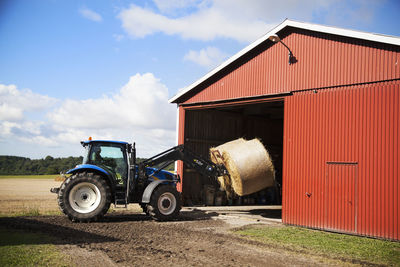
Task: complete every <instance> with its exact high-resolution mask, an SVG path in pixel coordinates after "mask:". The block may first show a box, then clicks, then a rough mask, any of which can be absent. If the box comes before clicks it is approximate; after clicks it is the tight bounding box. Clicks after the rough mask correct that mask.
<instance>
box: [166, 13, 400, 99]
mask: <svg viewBox="0 0 400 267" xmlns="http://www.w3.org/2000/svg"><path fill="white" fill-rule="evenodd" d="M287 27H292V28H298V29H304V30H310V31H315V32H321V33H327V34H332V35H338V36H344V37H350V38H355V39H361V40H367V41H372V42H379V43H385V44H391V45H397V46H400V37H396V36H388V35H383V34H377V33H368V32H362V31H355V30H349V29H343V28H337V27H331V26H324V25H319V24H312V23H305V22H299V21H294V20H289V19H286V20H284V21H283V22H282V23H281V24H279V25H278V26H276V27H275V28H273V29H272V30H270V31H269V32H267V33H266V34H264V35H263V36H261V37H260V38H258V39H257V40H256V41H254V42H253V43H251V44H249V45H248V46H246V47H245V48H243V49H242V50H241V51H239V52H238V53H236V54H235V55H233V56H232V57H230V58H229V59H227V60H226V61H225V62H223V63H222V64H221V65H219V66H218V67H216V68H215V69H213V70H212V71H210V72H208V73H207V74H206V75H204V76H203V77H201V78H200V79H198V80H197V81H195V82H194V83H192V84H191V85H189V86H187V87H185V88H183V89H182V90H180V91H179V92H178V93H177V94H176V95H175V96H173V97H172V98H171V99H170V100H169V102H170V103H180V101H179V99H180V98H181V97H182V96H184V95H186V94H187V93H188V92H189V91H191V90H192V89H194V88H196V87H197V86H198V85H200V84H202V83H203V82H205V81H207V80H208V79H210V78H211V77H213V76H214V75H216V74H217V73H219V72H220V71H222V70H223V69H225V68H226V67H227V66H229V65H230V64H232V63H233V62H235V61H236V60H238V59H239V58H241V57H242V56H243V55H245V54H247V53H249V52H250V51H251V50H253V49H254V48H256V47H257V46H258V45H260V44H261V43H263V42H265V41H266V40H268V38H269V37H270V36H272V35H276V34H277V33H278V32H280V31H281V30H283V29H284V28H287Z"/></svg>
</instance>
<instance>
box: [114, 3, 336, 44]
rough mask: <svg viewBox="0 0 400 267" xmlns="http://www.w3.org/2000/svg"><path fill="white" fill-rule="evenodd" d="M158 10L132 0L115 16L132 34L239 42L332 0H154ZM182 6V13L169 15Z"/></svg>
mask: <svg viewBox="0 0 400 267" xmlns="http://www.w3.org/2000/svg"><path fill="white" fill-rule="evenodd" d="M154 2H155V4H156V6H157V8H158V11H159V12H157V11H154V10H151V9H149V8H143V7H140V6H138V5H134V4H132V5H131V6H130V7H129V8H127V9H123V10H122V11H121V12H120V13H119V15H118V17H119V18H120V19H121V21H122V27H123V28H124V30H125V31H126V32H127V33H128V34H129V35H130V36H131V37H132V38H143V37H145V36H147V35H151V34H155V33H164V34H167V35H178V36H180V37H182V38H184V39H195V40H203V41H209V40H213V39H216V38H229V39H234V40H237V41H240V42H250V41H254V40H255V39H256V38H258V37H260V36H261V35H262V34H265V33H266V32H267V31H268V30H270V29H271V28H272V27H273V26H276V25H277V23H278V22H281V21H282V19H283V18H284V17H283V15H284V16H287V17H290V18H293V19H303V20H310V19H311V18H312V16H313V12H315V11H316V10H319V9H326V8H327V7H328V6H330V5H331V4H332V3H334V2H335V1H333V0H327V1H319V0H304V1H299V0H282V1H265V0H203V1H196V0H193V1H179V0H175V1H172V2H171V1H161V0H155V1H154ZM182 8H184V9H185V10H186V11H187V12H185V13H183V14H182V15H181V16H172V17H170V16H168V15H169V13H171V12H172V11H174V10H177V9H182Z"/></svg>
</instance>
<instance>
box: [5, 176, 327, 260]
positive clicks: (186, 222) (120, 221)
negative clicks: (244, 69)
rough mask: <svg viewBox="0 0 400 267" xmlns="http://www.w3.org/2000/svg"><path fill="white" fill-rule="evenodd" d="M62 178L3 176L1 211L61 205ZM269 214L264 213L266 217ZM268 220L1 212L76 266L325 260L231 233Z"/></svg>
mask: <svg viewBox="0 0 400 267" xmlns="http://www.w3.org/2000/svg"><path fill="white" fill-rule="evenodd" d="M59 185H60V182H56V181H53V180H48V179H44V180H39V179H1V180H0V214H1V213H2V214H3V215H4V214H5V215H6V214H12V213H15V212H25V211H26V210H27V209H31V208H32V209H39V211H40V212H43V211H54V210H58V207H57V201H56V195H55V194H51V193H50V192H49V190H50V188H51V187H56V186H59ZM264 219H265V218H264ZM249 223H250V224H251V223H267V224H268V223H271V220H269V221H264V220H263V216H261V215H260V214H257V213H256V214H253V215H252V214H244V215H243V214H239V213H237V212H232V211H224V212H220V211H213V210H212V209H211V210H208V211H202V210H200V209H187V208H186V209H184V210H183V211H182V212H181V216H180V217H179V219H178V220H176V221H173V222H155V221H152V220H150V219H149V218H148V217H147V216H146V215H145V214H144V213H141V212H140V211H139V208H138V205H129V209H128V210H123V211H121V210H117V211H111V212H109V213H108V214H106V216H105V217H104V219H103V220H102V221H101V222H96V223H89V224H88V223H86V224H85V223H72V222H71V221H69V220H68V219H67V218H66V217H65V216H37V217H3V218H0V227H6V228H10V229H22V230H24V231H29V232H38V233H44V234H47V235H49V236H51V237H54V241H53V243H54V244H55V245H57V246H59V247H60V249H61V250H63V251H64V253H65V254H67V255H68V256H69V258H71V259H72V263H74V264H75V265H76V266H83V265H87V266H143V265H147V266H159V265H162V266H198V265H203V266H287V265H300V266H304V265H307V266H310V265H324V266H326V261H325V262H323V263H320V262H318V261H319V260H320V259H319V258H311V256H310V255H307V256H305V255H301V254H296V253H293V252H289V251H286V250H282V249H277V248H271V247H268V246H266V245H264V244H262V243H258V242H255V241H248V240H244V239H241V238H238V237H237V236H235V235H233V234H232V233H230V229H231V228H232V227H239V226H242V225H246V224H249Z"/></svg>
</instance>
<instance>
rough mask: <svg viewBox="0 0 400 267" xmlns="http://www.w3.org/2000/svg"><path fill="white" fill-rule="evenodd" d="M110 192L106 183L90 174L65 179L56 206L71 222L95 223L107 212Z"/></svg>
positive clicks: (98, 176) (75, 175)
mask: <svg viewBox="0 0 400 267" xmlns="http://www.w3.org/2000/svg"><path fill="white" fill-rule="evenodd" d="M110 204H111V190H110V187H109V186H108V184H107V182H106V181H105V180H104V179H103V178H102V177H101V176H100V175H97V174H94V173H91V172H81V173H76V174H74V175H72V176H71V177H69V178H67V180H65V182H64V183H63V184H62V185H61V187H60V191H59V192H58V205H59V207H60V209H61V211H62V212H63V213H64V214H66V215H67V216H68V218H69V219H70V220H71V221H77V222H91V221H97V220H98V219H100V218H101V217H103V215H104V214H106V212H107V211H108V209H109V208H110Z"/></svg>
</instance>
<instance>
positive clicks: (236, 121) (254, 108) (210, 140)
mask: <svg viewBox="0 0 400 267" xmlns="http://www.w3.org/2000/svg"><path fill="white" fill-rule="evenodd" d="M283 110H284V102H283V100H280V101H272V102H264V103H256V104H245V105H244V104H236V105H223V106H214V107H210V108H202V109H187V110H186V114H185V145H186V146H187V147H188V148H190V149H191V150H193V151H195V152H197V153H199V154H201V155H203V156H204V157H207V158H209V149H210V147H216V146H218V145H220V144H223V143H225V142H228V141H232V140H235V139H237V138H241V137H242V138H245V139H247V140H250V139H253V138H258V139H260V140H261V142H262V143H263V144H264V146H265V147H266V149H267V150H268V152H269V154H270V155H271V158H272V161H273V163H274V167H275V171H276V186H275V187H273V188H268V189H264V190H261V191H260V192H257V193H254V194H252V195H249V196H244V197H235V198H233V199H231V200H229V199H227V198H226V196H225V194H224V192H220V191H219V185H218V182H217V181H213V180H210V179H208V178H206V177H203V176H201V175H199V174H198V173H196V172H195V171H194V170H191V169H188V168H186V167H184V177H185V178H184V181H183V192H184V202H185V204H186V205H203V204H206V205H256V204H261V205H274V204H280V203H281V184H282V152H283ZM185 181H187V182H185Z"/></svg>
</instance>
